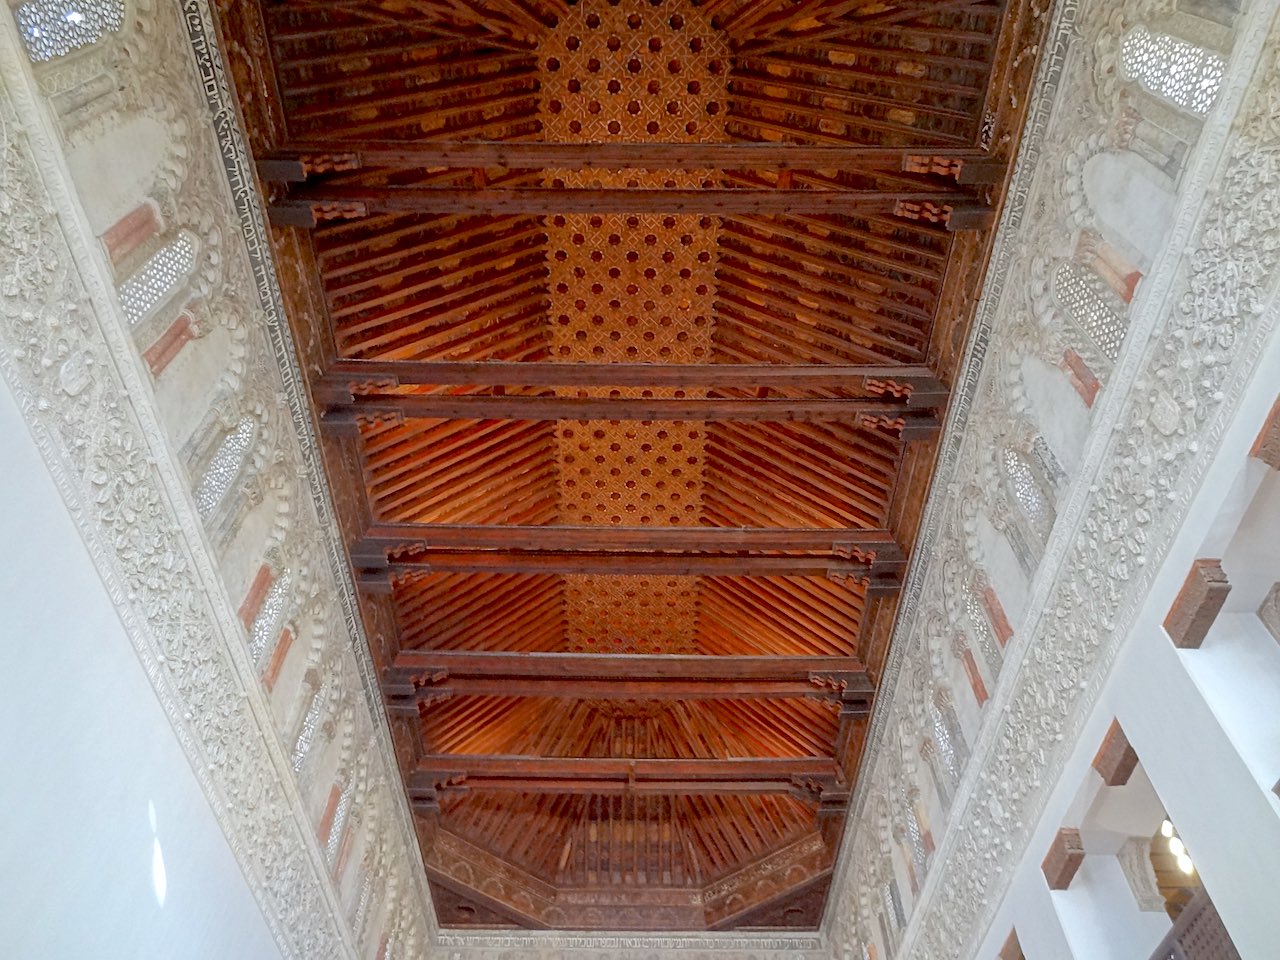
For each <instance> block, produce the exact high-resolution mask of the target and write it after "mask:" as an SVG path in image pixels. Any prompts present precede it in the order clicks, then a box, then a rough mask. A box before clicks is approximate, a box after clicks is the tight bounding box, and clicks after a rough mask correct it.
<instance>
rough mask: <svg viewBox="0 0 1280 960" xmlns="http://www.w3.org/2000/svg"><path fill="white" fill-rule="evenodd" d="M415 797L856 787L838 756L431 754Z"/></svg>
mask: <svg viewBox="0 0 1280 960" xmlns="http://www.w3.org/2000/svg"><path fill="white" fill-rule="evenodd" d="M407 787H408V792H409V799H410V801H411V802H412V803H413V804H415V806H419V807H421V808H423V809H426V810H432V809H438V803H439V797H440V795H441V794H443V793H447V792H449V791H454V790H461V791H469V790H498V791H504V792H512V793H590V794H602V795H619V794H632V795H643V794H648V795H671V794H694V795H700V794H788V795H790V796H798V797H801V798H802V799H805V800H809V801H811V802H821V799H822V798H824V797H825V798H827V799H828V800H829V802H832V803H840V804H846V803H847V802H848V789H847V787H846V786H845V785H844V781H843V777H842V776H841V774H840V771H839V769H838V768H837V766H836V763H835V761H834V760H832V759H831V758H830V757H776V758H773V757H771V758H767V759H765V758H756V757H752V758H744V759H734V760H718V759H717V760H702V759H681V760H651V759H627V758H612V757H521V756H500V755H478V754H430V755H427V756H424V757H422V758H421V759H420V760H419V762H418V766H417V767H416V768H415V769H414V771H413V772H412V773H410V774H409V777H408V783H407Z"/></svg>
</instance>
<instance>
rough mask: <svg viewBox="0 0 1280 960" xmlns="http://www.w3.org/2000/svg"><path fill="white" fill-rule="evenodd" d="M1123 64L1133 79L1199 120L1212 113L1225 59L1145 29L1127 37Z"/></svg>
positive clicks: (1137, 29)
mask: <svg viewBox="0 0 1280 960" xmlns="http://www.w3.org/2000/svg"><path fill="white" fill-rule="evenodd" d="M1121 62H1122V64H1123V66H1124V72H1125V74H1126V75H1127V76H1128V77H1129V78H1130V79H1132V80H1137V81H1138V82H1139V83H1140V84H1142V86H1143V87H1145V88H1146V89H1147V90H1150V91H1151V92H1152V93H1154V94H1156V95H1157V96H1160V97H1163V98H1165V99H1166V100H1168V101H1170V102H1171V103H1175V104H1177V105H1178V106H1179V107H1181V108H1182V109H1184V110H1187V111H1189V112H1190V113H1194V114H1195V115H1196V116H1199V117H1203V116H1204V115H1205V114H1206V113H1208V112H1209V108H1210V107H1212V106H1213V101H1214V100H1216V99H1217V97H1218V87H1219V86H1221V84H1222V74H1223V69H1224V63H1223V60H1222V57H1220V56H1218V55H1217V54H1216V53H1211V52H1209V51H1208V50H1205V49H1204V48H1202V47H1198V46H1196V45H1195V44H1194V43H1188V42H1187V41H1186V40H1181V39H1179V38H1178V37H1171V36H1169V35H1167V34H1163V33H1153V32H1152V31H1150V30H1148V29H1147V28H1146V27H1142V26H1139V27H1134V28H1133V29H1132V30H1131V31H1129V33H1128V34H1127V35H1126V36H1125V38H1124V44H1123V46H1122V47H1121Z"/></svg>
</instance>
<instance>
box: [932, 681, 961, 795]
mask: <svg viewBox="0 0 1280 960" xmlns="http://www.w3.org/2000/svg"><path fill="white" fill-rule="evenodd" d="M929 722H930V725H931V726H932V727H933V742H934V745H935V746H937V748H938V759H939V760H940V761H941V763H942V769H943V771H944V772H945V773H946V775H947V781H948V783H949V784H950V785H952V786H954V785H955V784H956V782H957V781H958V780H959V779H960V758H959V757H958V756H957V753H956V745H955V741H954V740H953V739H952V737H951V726H950V725H949V724H948V723H947V718H946V717H945V716H943V713H942V709H941V708H940V707H939V706H938V704H937V703H935V702H934V701H933V700H930V701H929Z"/></svg>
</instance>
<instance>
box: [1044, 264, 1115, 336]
mask: <svg viewBox="0 0 1280 960" xmlns="http://www.w3.org/2000/svg"><path fill="white" fill-rule="evenodd" d="M1053 292H1054V295H1055V296H1056V297H1057V298H1058V302H1059V303H1060V304H1062V307H1063V309H1064V310H1066V311H1067V313H1069V314H1070V315H1071V319H1072V320H1074V321H1075V322H1076V323H1077V324H1078V325H1079V327H1080V329H1082V330H1083V331H1084V332H1085V333H1086V334H1088V335H1089V338H1090V339H1091V340H1092V341H1093V342H1094V343H1096V344H1097V345H1098V349H1099V350H1101V351H1102V353H1103V354H1104V355H1105V356H1106V357H1107V359H1109V360H1115V359H1116V357H1118V356H1119V355H1120V344H1121V343H1123V342H1124V335H1125V325H1124V321H1123V320H1121V319H1120V317H1119V315H1118V314H1117V313H1116V312H1115V311H1114V310H1112V309H1111V307H1110V306H1109V305H1108V304H1107V301H1106V300H1104V299H1103V297H1102V294H1100V293H1099V292H1098V290H1097V287H1096V286H1095V285H1094V282H1093V280H1092V279H1091V276H1090V274H1089V271H1087V270H1086V269H1085V268H1084V267H1082V266H1081V265H1080V264H1078V263H1073V262H1070V261H1068V262H1066V263H1064V264H1062V265H1061V266H1060V267H1058V271H1057V273H1055V274H1054V285H1053Z"/></svg>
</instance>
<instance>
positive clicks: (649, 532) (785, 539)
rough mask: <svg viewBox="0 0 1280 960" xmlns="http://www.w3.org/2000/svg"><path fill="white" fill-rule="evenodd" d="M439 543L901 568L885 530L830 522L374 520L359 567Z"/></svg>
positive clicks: (354, 549) (361, 546) (356, 557)
mask: <svg viewBox="0 0 1280 960" xmlns="http://www.w3.org/2000/svg"><path fill="white" fill-rule="evenodd" d="M439 548H453V549H469V550H477V549H498V550H559V551H570V550H586V551H601V550H657V551H662V550H668V551H682V552H688V551H691V552H695V553H717V552H723V551H731V550H732V551H737V550H742V551H762V550H769V551H776V550H822V551H826V552H829V553H832V554H834V555H836V556H839V557H845V558H851V557H854V556H855V555H856V556H858V557H861V558H863V559H865V560H868V561H871V562H875V563H877V564H880V565H882V568H883V569H900V567H901V565H902V564H903V563H904V562H905V557H904V555H903V552H902V550H901V548H900V547H899V546H898V545H897V543H896V542H895V540H894V538H893V534H892V533H890V532H889V531H888V530H859V529H831V528H827V527H798V528H792V527H778V528H769V527H612V526H610V527H602V526H589V525H584V526H573V525H562V524H548V525H545V526H517V525H505V524H465V523H458V524H440V523H431V524H422V523H375V524H372V525H371V526H369V527H368V528H367V529H366V530H365V533H364V536H362V537H361V538H360V539H359V540H358V541H356V542H355V543H354V544H352V546H351V557H352V560H353V561H354V562H355V563H356V564H357V565H359V566H364V567H385V566H386V565H387V562H388V554H389V553H390V552H394V553H396V554H404V553H411V552H414V551H427V550H432V549H439Z"/></svg>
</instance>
